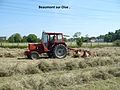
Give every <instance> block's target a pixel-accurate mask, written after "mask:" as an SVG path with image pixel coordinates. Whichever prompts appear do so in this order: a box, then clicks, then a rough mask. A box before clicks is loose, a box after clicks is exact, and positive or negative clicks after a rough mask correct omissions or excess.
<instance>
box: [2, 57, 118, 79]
mask: <svg viewBox="0 0 120 90" xmlns="http://www.w3.org/2000/svg"><path fill="white" fill-rule="evenodd" d="M119 62H120V57H119V56H118V57H102V58H101V57H95V58H86V59H80V60H79V59H76V60H63V61H61V60H59V61H56V60H42V61H38V62H18V63H16V62H13V63H10V61H8V62H0V77H8V76H12V75H16V74H22V75H24V74H37V73H41V72H42V73H45V72H51V71H69V70H77V69H84V68H89V67H98V66H106V65H107V66H109V65H116V64H117V65H119Z"/></svg>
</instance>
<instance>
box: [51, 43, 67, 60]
mask: <svg viewBox="0 0 120 90" xmlns="http://www.w3.org/2000/svg"><path fill="white" fill-rule="evenodd" d="M66 55H67V48H66V46H65V45H62V44H59V45H56V46H55V48H54V50H53V56H54V57H55V58H59V59H62V58H65V57H66Z"/></svg>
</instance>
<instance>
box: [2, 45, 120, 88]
mask: <svg viewBox="0 0 120 90" xmlns="http://www.w3.org/2000/svg"><path fill="white" fill-rule="evenodd" d="M86 49H88V48H86ZM88 50H90V51H91V52H94V53H95V56H91V57H87V58H73V57H71V56H67V57H66V58H65V59H49V58H46V57H45V58H40V59H38V60H30V59H26V58H25V57H24V54H23V52H24V51H25V49H7V48H6V49H4V48H0V90H120V47H105V48H93V49H88Z"/></svg>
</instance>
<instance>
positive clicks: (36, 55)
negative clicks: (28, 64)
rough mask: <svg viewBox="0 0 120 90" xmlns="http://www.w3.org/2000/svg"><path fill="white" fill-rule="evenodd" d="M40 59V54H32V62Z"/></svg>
mask: <svg viewBox="0 0 120 90" xmlns="http://www.w3.org/2000/svg"><path fill="white" fill-rule="evenodd" d="M38 58H39V54H38V53H37V52H35V51H33V52H32V53H31V59H32V60H36V59H38Z"/></svg>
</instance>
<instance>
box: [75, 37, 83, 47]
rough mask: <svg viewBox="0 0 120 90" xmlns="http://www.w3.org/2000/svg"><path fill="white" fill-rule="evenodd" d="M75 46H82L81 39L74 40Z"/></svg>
mask: <svg viewBox="0 0 120 90" xmlns="http://www.w3.org/2000/svg"><path fill="white" fill-rule="evenodd" d="M76 44H77V46H78V47H81V46H82V44H83V41H82V39H81V38H77V39H76Z"/></svg>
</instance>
